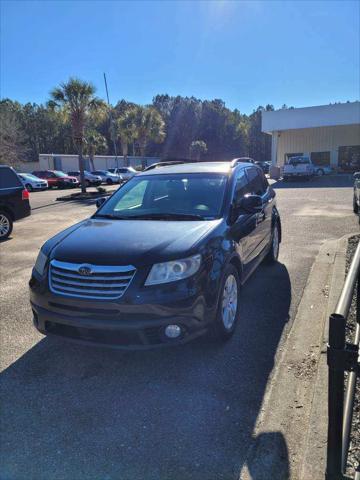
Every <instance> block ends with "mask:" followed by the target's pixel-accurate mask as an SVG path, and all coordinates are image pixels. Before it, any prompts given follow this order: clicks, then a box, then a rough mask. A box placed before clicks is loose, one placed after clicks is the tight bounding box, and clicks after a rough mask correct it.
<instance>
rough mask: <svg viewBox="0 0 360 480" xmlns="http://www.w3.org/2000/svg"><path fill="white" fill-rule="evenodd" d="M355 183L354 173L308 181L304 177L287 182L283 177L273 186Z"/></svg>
mask: <svg viewBox="0 0 360 480" xmlns="http://www.w3.org/2000/svg"><path fill="white" fill-rule="evenodd" d="M353 185H354V180H353V177H352V174H345V173H344V174H340V175H324V176H322V177H313V178H311V179H310V180H308V181H306V180H303V179H300V180H297V179H289V180H288V181H287V182H285V181H284V180H283V179H280V180H277V181H276V182H274V183H272V185H271V186H272V187H273V188H276V189H279V188H348V187H352V186H353Z"/></svg>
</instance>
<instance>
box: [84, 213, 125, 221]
mask: <svg viewBox="0 0 360 480" xmlns="http://www.w3.org/2000/svg"><path fill="white" fill-rule="evenodd" d="M93 218H109V219H110V220H126V219H127V218H128V217H121V216H120V215H113V214H112V213H97V214H95V215H94V217H93Z"/></svg>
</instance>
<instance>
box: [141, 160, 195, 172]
mask: <svg viewBox="0 0 360 480" xmlns="http://www.w3.org/2000/svg"><path fill="white" fill-rule="evenodd" d="M182 163H190V162H186V161H184V160H171V161H168V162H157V163H153V164H152V165H149V166H148V167H146V168H144V170H143V171H144V172H147V171H148V170H153V169H154V168H159V167H170V166H171V165H181V164H182Z"/></svg>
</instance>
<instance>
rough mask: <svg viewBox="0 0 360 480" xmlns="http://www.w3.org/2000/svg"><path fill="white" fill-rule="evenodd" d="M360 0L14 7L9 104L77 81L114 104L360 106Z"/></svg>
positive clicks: (4, 51)
mask: <svg viewBox="0 0 360 480" xmlns="http://www.w3.org/2000/svg"><path fill="white" fill-rule="evenodd" d="M359 10H360V2H358V1H341V2H337V1H320V2H316V1H297V2H291V1H279V2H272V1H264V2H260V1H259V2H258V1H249V2H248V1H244V2H241V1H237V2H236V1H234V2H227V1H210V2H205V1H201V2H200V1H199V2H195V1H194V2H191V1H172V2H165V1H160V2H152V1H142V2H140V1H139V2H135V1H133V2H117V1H112V2H111V1H110V2H108V1H102V2H99V1H86V0H82V1H56V2H55V1H50V0H47V1H39V2H32V1H26V2H21V1H11V2H10V1H4V0H2V2H1V77H0V78H1V97H3V98H4V97H9V98H11V99H13V100H18V101H20V102H28V101H30V102H38V103H39V102H44V101H46V100H47V99H48V96H49V91H50V90H51V89H52V88H53V87H54V86H56V85H58V84H59V83H60V82H62V81H64V80H67V79H68V78H69V77H70V76H77V77H79V78H82V79H85V80H88V81H91V82H93V83H94V84H95V86H96V87H97V89H98V92H97V93H98V95H99V96H100V97H103V98H105V89H104V84H103V76H102V75H103V72H104V71H105V72H106V74H107V77H108V84H109V88H110V101H111V102H112V103H115V102H116V101H117V100H119V99H121V98H125V99H127V100H129V101H133V102H137V103H143V104H146V103H149V102H151V99H152V97H153V96H154V95H156V94H157V93H169V94H171V95H177V94H179V95H184V96H185V95H188V96H191V95H194V96H196V97H199V98H202V99H204V98H208V99H213V98H221V99H223V100H224V101H225V102H226V105H227V106H228V107H230V108H238V109H239V110H240V111H241V112H243V113H250V112H251V111H252V110H253V109H254V108H256V107H257V106H258V105H265V104H267V103H272V104H274V105H275V107H280V106H281V105H282V104H283V103H286V104H287V105H289V106H290V105H293V106H295V107H297V106H308V105H320V104H327V103H329V102H335V101H346V100H350V101H353V100H357V99H359V97H360V92H359V88H360V79H359V71H360V65H359V57H360V53H359V44H360V39H359V36H360V34H359V28H360V27H359V17H360V11H359Z"/></svg>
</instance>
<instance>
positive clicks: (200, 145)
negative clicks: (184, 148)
mask: <svg viewBox="0 0 360 480" xmlns="http://www.w3.org/2000/svg"><path fill="white" fill-rule="evenodd" d="M206 152H207V146H206V143H205V142H204V141H203V140H195V141H194V142H191V144H190V148H189V153H190V158H191V159H195V160H196V161H197V162H198V161H199V160H200V158H201V156H202V155H204V154H205V153H206Z"/></svg>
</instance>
